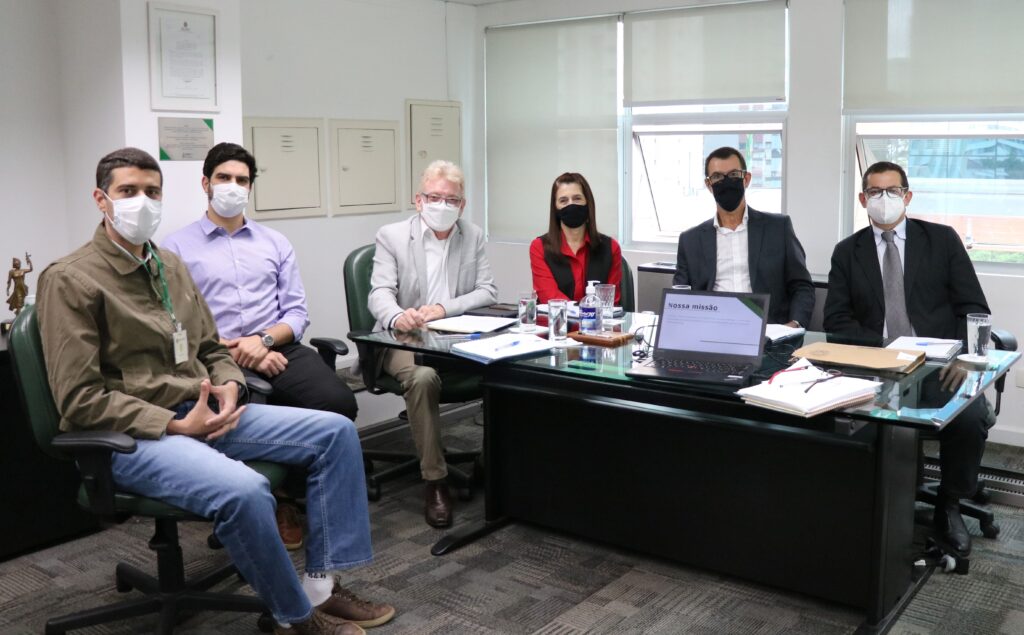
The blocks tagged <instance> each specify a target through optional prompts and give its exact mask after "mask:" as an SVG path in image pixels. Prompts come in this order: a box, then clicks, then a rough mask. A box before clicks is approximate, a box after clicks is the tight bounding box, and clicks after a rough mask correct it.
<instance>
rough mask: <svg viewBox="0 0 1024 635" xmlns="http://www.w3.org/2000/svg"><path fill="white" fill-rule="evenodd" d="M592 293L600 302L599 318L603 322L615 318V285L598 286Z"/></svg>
mask: <svg viewBox="0 0 1024 635" xmlns="http://www.w3.org/2000/svg"><path fill="white" fill-rule="evenodd" d="M594 292H595V293H597V297H598V299H599V300H601V317H603V318H604V319H605V320H610V319H612V318H613V317H615V285H614V284H599V285H597V286H595V287H594Z"/></svg>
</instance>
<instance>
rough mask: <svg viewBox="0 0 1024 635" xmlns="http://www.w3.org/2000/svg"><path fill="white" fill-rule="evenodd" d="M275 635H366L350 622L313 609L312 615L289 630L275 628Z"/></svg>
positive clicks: (359, 627)
mask: <svg viewBox="0 0 1024 635" xmlns="http://www.w3.org/2000/svg"><path fill="white" fill-rule="evenodd" d="M274 634H275V635H366V631H364V630H363V627H361V626H359V625H358V624H353V623H352V622H346V621H345V620H341V619H338V618H336V617H333V616H331V615H328V614H326V613H324V612H323V611H321V610H320V609H313V614H312V615H310V616H309V619H308V620H306V621H305V622H298V623H296V624H292V625H291V628H284V627H283V626H277V627H275V628H274Z"/></svg>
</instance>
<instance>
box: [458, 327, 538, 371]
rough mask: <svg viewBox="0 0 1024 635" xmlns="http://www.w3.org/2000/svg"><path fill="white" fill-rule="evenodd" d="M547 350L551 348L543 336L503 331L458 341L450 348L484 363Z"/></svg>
mask: <svg viewBox="0 0 1024 635" xmlns="http://www.w3.org/2000/svg"><path fill="white" fill-rule="evenodd" d="M549 350H551V343H550V342H548V341H547V340H546V339H544V338H543V337H538V336H536V335H517V334H514V333H505V334H503V335H495V336H494V337H485V338H482V339H478V340H472V341H469V342H459V343H458V344H454V345H452V348H451V351H452V352H453V353H455V354H457V355H461V356H463V357H468V358H470V359H472V360H475V361H478V362H481V363H484V364H490V363H491V362H493V361H495V360H498V359H505V358H508V357H523V356H526V355H536V354H538V353H547V352H548V351H549Z"/></svg>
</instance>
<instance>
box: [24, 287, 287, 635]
mask: <svg viewBox="0 0 1024 635" xmlns="http://www.w3.org/2000/svg"><path fill="white" fill-rule="evenodd" d="M9 347H10V355H11V364H12V366H13V368H14V376H15V378H16V380H17V384H18V391H19V393H20V395H21V399H22V402H23V404H24V407H25V414H26V417H27V419H28V421H29V424H30V425H31V426H32V432H33V434H34V435H35V438H36V442H37V443H38V444H39V447H40V448H41V449H42V450H43V451H44V452H46V453H47V454H49V455H50V456H53V457H54V458H57V459H63V460H73V461H75V462H76V463H77V464H78V469H79V471H80V472H81V474H82V487H81V488H80V490H79V494H78V502H79V504H80V505H81V506H82V507H84V508H85V509H87V510H89V511H92V512H94V513H95V514H97V515H99V516H102V517H106V518H108V519H113V520H116V521H118V522H123V521H124V520H125V519H127V518H128V517H130V516H146V517H149V518H152V519H154V521H155V523H156V530H155V531H154V533H153V538H152V539H151V540H150V541H149V547H150V549H152V550H153V551H155V552H156V558H157V576H156V577H153V576H150V575H148V574H146V573H144V572H143V571H142V570H141V569H139V568H137V567H135V566H133V565H131V564H128V563H126V562H121V563H118V565H117V567H116V569H115V576H114V578H115V581H116V584H117V590H118V591H121V592H122V593H126V592H128V591H130V590H132V589H137V590H139V591H141V592H142V593H143V594H144V597H140V598H133V599H130V600H125V601H124V602H120V603H117V604H113V605H111V606H103V607H97V608H94V609H88V610H84V611H79V612H77V613H72V614H71V615H66V616H64V617H56V618H52V619H50V620H49V621H47V622H46V634H47V635H56V634H59V633H65V632H67V631H69V630H71V629H76V628H84V627H87V626H92V625H94V624H103V623H106V622H110V621H113V620H120V619H125V618H129V617H136V616H140V615H146V614H149V613H160V625H159V627H157V628H158V631H157V632H159V633H161V634H163V633H171V632H173V630H174V626H175V624H176V623H177V622H178V621H179V619H180V618H179V614H180V613H184V612H194V611H197V610H219V611H243V612H252V613H263V614H264V615H263V616H262V617H261V618H260V620H259V628H260V630H263V631H265V632H269V631H271V630H273V620H272V619H271V618H270V616H269V615H267V614H266V607H265V606H264V604H263V602H262V601H261V600H260V599H259V598H258V597H252V596H243V595H231V594H227V593H217V592H210V591H207V589H209V588H210V587H212V586H214V585H215V584H217V583H219V582H220V581H222V580H225V579H226V578H228V577H230V576H232V575H235V574H236V573H237V569H235V567H234V565H225V566H223V567H220V568H218V569H216V570H214V571H211V572H210V573H207V574H206V575H204V576H202V577H200V578H197V579H194V580H185V566H184V562H183V560H182V555H181V547H180V545H179V544H178V521H183V520H206V519H204V518H201V517H198V516H195V515H193V514H191V513H189V512H186V511H185V510H182V509H179V508H177V507H173V506H171V505H168V504H166V503H162V502H160V501H159V500H154V499H151V498H146V497H144V496H138V495H135V494H130V493H128V492H124V491H119V490H118V489H117V487H116V485H115V484H114V480H113V476H112V475H111V470H110V457H111V455H112V453H113V452H121V453H124V454H131V453H132V452H134V451H135V439H133V438H131V437H130V436H128V435H127V434H124V433H121V432H112V431H100V430H89V431H76V432H64V433H61V432H60V429H59V427H58V426H59V423H60V415H59V414H58V413H57V408H56V406H55V405H54V403H53V395H52V393H51V390H50V383H49V379H48V378H47V375H46V364H45V362H44V360H43V346H42V342H41V341H40V337H39V323H38V318H37V316H36V309H35V306H32V305H29V306H26V307H25V308H24V309H23V310H22V312H21V314H20V315H18V318H17V319H16V320H15V321H14V326H13V328H12V329H11V334H10V343H9ZM248 465H249V467H251V468H253V469H254V470H256V471H257V472H259V473H260V474H262V475H263V476H265V477H266V478H267V480H269V481H270V483H271V487H274V486H276V485H277V484H278V483H280V482H281V480H282V479H283V478H284V475H285V468H284V467H283V466H280V465H277V464H273V463H265V462H255V461H254V462H250V463H248Z"/></svg>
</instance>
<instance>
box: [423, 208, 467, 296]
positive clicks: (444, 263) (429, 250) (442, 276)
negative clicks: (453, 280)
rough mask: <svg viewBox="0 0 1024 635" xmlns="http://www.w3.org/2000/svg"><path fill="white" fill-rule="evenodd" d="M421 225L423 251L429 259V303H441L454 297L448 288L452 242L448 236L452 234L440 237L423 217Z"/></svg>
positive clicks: (455, 228) (453, 230)
mask: <svg viewBox="0 0 1024 635" xmlns="http://www.w3.org/2000/svg"><path fill="white" fill-rule="evenodd" d="M420 227H422V228H423V252H424V254H425V255H426V259H427V304H440V303H442V302H445V301H447V300H451V299H452V295H451V293H450V291H449V289H448V246H449V245H450V244H451V241H450V240H448V238H451V237H452V235H451V234H448V238H445V239H444V240H441V239H439V238H438V237H437V236H436V235H435V234H434V230H432V229H430V228H429V227H427V224H426V223H424V222H423V218H422V217H421V218H420ZM456 231H458V227H457V226H456V227H453V228H452V232H456Z"/></svg>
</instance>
